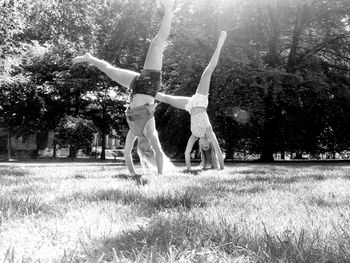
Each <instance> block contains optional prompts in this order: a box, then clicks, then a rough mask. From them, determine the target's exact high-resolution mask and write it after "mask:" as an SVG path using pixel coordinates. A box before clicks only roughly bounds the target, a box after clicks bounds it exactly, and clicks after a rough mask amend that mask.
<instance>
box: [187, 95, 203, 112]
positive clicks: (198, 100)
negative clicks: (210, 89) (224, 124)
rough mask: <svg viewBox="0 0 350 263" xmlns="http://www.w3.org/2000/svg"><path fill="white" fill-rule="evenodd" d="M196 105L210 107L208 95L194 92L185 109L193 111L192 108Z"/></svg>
mask: <svg viewBox="0 0 350 263" xmlns="http://www.w3.org/2000/svg"><path fill="white" fill-rule="evenodd" d="M194 107H203V108H207V107H208V95H203V94H199V93H196V94H194V95H193V96H192V97H191V98H190V100H189V102H188V103H187V104H186V106H185V109H186V111H188V112H189V113H191V110H192V108H194Z"/></svg>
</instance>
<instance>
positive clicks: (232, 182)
mask: <svg viewBox="0 0 350 263" xmlns="http://www.w3.org/2000/svg"><path fill="white" fill-rule="evenodd" d="M125 174H127V171H126V169H125V167H124V166H118V165H105V166H103V165H82V166H76V165H68V164H66V165H60V166H57V167H55V166H53V165H47V166H42V167H36V166H23V167H22V166H21V165H16V166H0V187H1V188H0V262H10V263H11V262H45V263H46V262H137V263H142V262H208V263H209V262H210V263H212V262H350V191H349V189H350V166H347V165H332V166H331V165H257V164H233V165H231V166H229V167H227V168H226V169H225V170H215V171H214V170H208V171H198V172H196V173H185V172H184V168H183V167H178V168H176V170H175V171H174V172H172V173H170V174H167V175H165V176H162V177H157V176H154V175H153V174H151V173H147V174H145V176H144V178H145V179H147V183H146V184H145V185H143V186H140V185H137V184H135V182H134V181H131V180H127V179H125V176H124V175H125Z"/></svg>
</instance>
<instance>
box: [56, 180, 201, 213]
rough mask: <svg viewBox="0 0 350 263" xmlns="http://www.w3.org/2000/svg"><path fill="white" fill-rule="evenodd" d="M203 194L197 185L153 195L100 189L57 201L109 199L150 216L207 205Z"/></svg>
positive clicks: (134, 191) (133, 191) (135, 191)
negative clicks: (165, 211)
mask: <svg viewBox="0 0 350 263" xmlns="http://www.w3.org/2000/svg"><path fill="white" fill-rule="evenodd" d="M204 197H205V195H203V192H202V190H201V189H199V188H197V187H189V188H186V189H181V190H179V191H176V190H174V191H171V192H160V193H155V194H154V195H149V194H147V195H146V194H144V193H142V192H141V191H138V190H137V189H135V190H125V191H123V190H100V191H97V192H95V193H76V194H73V195H71V196H68V197H64V198H61V199H60V200H59V202H71V201H72V200H84V201H88V202H99V201H110V202H115V203H121V204H123V205H133V206H135V207H137V208H138V209H139V212H140V213H141V214H143V215H146V216H151V215H153V214H154V213H156V212H157V211H160V210H168V209H180V210H183V209H185V210H189V209H192V208H197V207H205V206H206V205H207V202H206V200H205V199H204Z"/></svg>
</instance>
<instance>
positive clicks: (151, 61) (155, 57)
mask: <svg viewBox="0 0 350 263" xmlns="http://www.w3.org/2000/svg"><path fill="white" fill-rule="evenodd" d="M160 2H161V4H162V5H163V8H164V16H163V18H162V21H161V24H160V28H159V31H158V34H157V35H156V37H155V38H154V39H153V40H152V43H151V45H150V47H149V49H148V52H147V56H146V60H145V64H144V66H143V68H144V69H153V70H161V69H162V61H163V50H164V46H165V42H166V40H167V38H168V36H169V33H170V28H171V19H172V9H173V5H174V0H160Z"/></svg>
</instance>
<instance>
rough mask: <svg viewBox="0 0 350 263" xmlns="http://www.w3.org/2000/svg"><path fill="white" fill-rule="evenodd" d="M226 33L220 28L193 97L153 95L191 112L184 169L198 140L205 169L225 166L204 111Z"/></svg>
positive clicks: (188, 168) (188, 165)
mask: <svg viewBox="0 0 350 263" xmlns="http://www.w3.org/2000/svg"><path fill="white" fill-rule="evenodd" d="M226 36H227V34H226V32H225V31H222V32H221V34H220V37H219V41H218V44H217V47H216V49H215V51H214V54H213V56H212V58H211V60H210V62H209V64H208V66H207V67H206V68H205V70H204V72H203V74H202V76H201V79H200V82H199V85H198V87H197V90H196V94H195V95H193V96H192V97H186V96H172V95H168V94H164V93H160V92H159V93H158V94H157V96H156V100H159V101H161V102H164V103H167V104H170V105H171V106H173V107H176V108H179V109H183V110H186V111H188V112H189V113H190V115H191V132H192V135H191V137H190V138H189V140H188V142H187V146H186V150H185V160H186V167H187V170H191V157H190V154H191V151H192V148H193V145H194V143H195V142H196V141H197V140H198V139H199V148H200V152H201V159H202V162H201V166H202V167H203V168H204V169H205V168H208V167H209V166H210V168H213V169H214V168H215V169H216V168H220V169H223V168H224V158H223V155H222V152H221V149H220V146H219V143H218V140H217V138H216V136H215V133H214V131H213V128H212V126H211V124H210V121H209V117H208V114H207V107H208V95H209V87H210V80H211V76H212V73H213V71H214V69H215V68H216V65H217V63H218V61H219V56H220V52H221V48H222V46H223V45H224V42H225V40H226Z"/></svg>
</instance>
